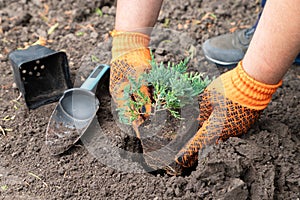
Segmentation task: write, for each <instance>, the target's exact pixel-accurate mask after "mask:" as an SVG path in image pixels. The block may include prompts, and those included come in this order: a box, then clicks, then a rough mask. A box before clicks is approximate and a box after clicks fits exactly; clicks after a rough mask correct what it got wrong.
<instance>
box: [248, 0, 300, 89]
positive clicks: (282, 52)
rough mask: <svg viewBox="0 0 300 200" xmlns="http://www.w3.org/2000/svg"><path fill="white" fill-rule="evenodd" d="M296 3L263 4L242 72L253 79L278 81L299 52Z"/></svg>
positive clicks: (294, 0) (299, 23) (275, 0)
mask: <svg viewBox="0 0 300 200" xmlns="http://www.w3.org/2000/svg"><path fill="white" fill-rule="evenodd" d="M299 5H300V0H290V1H281V0H272V2H267V3H266V7H265V9H264V12H263V13H262V17H261V19H260V22H259V24H258V26H257V29H256V31H255V33H254V36H253V38H252V41H251V43H250V46H249V49H248V51H247V53H246V55H245V57H244V59H243V66H244V69H245V71H246V72H247V73H248V74H249V75H250V76H251V77H253V78H254V79H256V80H258V81H261V82H263V83H267V84H276V83H278V82H279V80H281V79H282V77H283V75H284V74H285V73H286V71H287V69H288V68H289V67H290V66H291V64H292V63H293V60H294V59H295V57H296V56H297V55H298V53H299V52H300V32H299V30H300V15H299V13H300V7H299ZM270 16H271V17H270Z"/></svg>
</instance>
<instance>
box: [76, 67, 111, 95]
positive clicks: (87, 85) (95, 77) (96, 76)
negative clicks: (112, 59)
mask: <svg viewBox="0 0 300 200" xmlns="http://www.w3.org/2000/svg"><path fill="white" fill-rule="evenodd" d="M108 70H109V66H108V65H105V64H100V65H98V66H97V67H96V68H95V69H94V70H93V72H92V73H91V74H90V75H89V77H88V78H87V79H86V80H85V81H84V83H83V84H82V85H81V87H80V88H83V89H86V90H90V91H94V90H95V89H96V87H97V84H98V82H99V80H100V79H101V78H102V77H103V75H104V74H105V72H106V71H108Z"/></svg>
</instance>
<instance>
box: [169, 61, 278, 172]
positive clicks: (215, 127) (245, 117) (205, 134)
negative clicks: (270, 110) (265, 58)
mask: <svg viewBox="0 0 300 200" xmlns="http://www.w3.org/2000/svg"><path fill="white" fill-rule="evenodd" d="M281 83H282V81H280V82H279V83H278V84H276V85H267V84H264V83H260V82H258V81H256V80H254V79H253V78H251V77H249V76H248V75H247V73H246V72H245V71H244V69H243V67H242V62H240V63H239V64H238V66H237V67H236V68H235V69H233V70H231V71H228V72H226V73H224V74H222V75H221V76H220V77H218V78H217V79H215V80H214V81H213V82H212V83H211V84H210V85H209V86H208V87H207V88H206V90H205V91H204V92H203V93H202V94H201V95H200V97H199V100H200V103H199V106H200V114H199V117H198V121H199V127H200V129H199V130H198V131H197V133H196V134H195V135H194V136H193V137H192V138H191V139H190V140H189V142H188V143H187V144H185V145H184V147H183V148H182V149H181V150H180V151H179V153H178V154H177V155H176V158H175V161H174V162H173V163H171V164H170V165H169V166H167V167H166V171H167V173H169V174H171V175H180V174H181V173H182V171H184V169H185V168H189V167H192V166H194V165H195V164H196V162H197V161H198V154H201V153H204V152H205V151H209V149H210V147H212V145H214V144H216V143H218V142H219V141H224V140H226V139H228V138H229V137H232V136H240V135H242V134H245V133H247V131H248V129H249V128H250V127H251V125H252V124H253V123H254V122H255V121H256V120H257V119H258V118H259V116H260V113H261V112H262V110H263V109H265V108H266V107H267V105H268V103H269V102H270V101H271V98H272V94H273V93H275V91H276V89H277V88H278V87H279V86H280V85H281ZM199 151H200V152H199Z"/></svg>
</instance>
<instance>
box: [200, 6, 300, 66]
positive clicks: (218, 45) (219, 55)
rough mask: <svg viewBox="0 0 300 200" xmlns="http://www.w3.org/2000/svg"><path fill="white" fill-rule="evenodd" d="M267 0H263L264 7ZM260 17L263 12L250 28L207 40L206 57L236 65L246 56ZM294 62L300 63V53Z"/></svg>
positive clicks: (205, 43)
mask: <svg viewBox="0 0 300 200" xmlns="http://www.w3.org/2000/svg"><path fill="white" fill-rule="evenodd" d="M266 2H267V1H266V0H262V1H261V8H262V9H263V8H264V6H265V4H266ZM260 17H261V12H260V13H259V15H258V17H257V20H256V22H255V23H254V25H253V26H252V27H251V28H249V29H243V30H237V31H235V32H234V33H227V34H224V35H220V36H216V37H213V38H211V39H208V40H207V41H205V42H204V44H203V46H202V49H203V52H204V55H205V56H206V58H207V59H208V60H210V61H211V62H214V63H216V64H218V65H222V66H227V67H234V66H235V65H236V64H237V63H238V62H239V61H240V60H242V59H243V57H244V56H245V53H246V51H247V50H248V47H249V44H250V41H251V39H252V37H253V34H254V32H255V30H256V27H257V24H258V22H259V20H260ZM294 63H296V64H300V54H299V55H298V56H297V58H296V59H295V60H294Z"/></svg>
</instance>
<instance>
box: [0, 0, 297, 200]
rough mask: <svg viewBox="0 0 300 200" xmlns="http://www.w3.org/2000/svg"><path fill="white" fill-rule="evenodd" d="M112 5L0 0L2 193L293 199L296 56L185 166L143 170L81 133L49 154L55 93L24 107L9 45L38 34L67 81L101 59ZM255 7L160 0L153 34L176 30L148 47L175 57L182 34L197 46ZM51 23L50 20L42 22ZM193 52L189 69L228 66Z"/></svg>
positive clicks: (120, 141)
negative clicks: (180, 173) (251, 120)
mask: <svg viewBox="0 0 300 200" xmlns="http://www.w3.org/2000/svg"><path fill="white" fill-rule="evenodd" d="M96 8H99V9H100V10H101V12H99V11H98V12H96ZM115 10H116V9H115V3H114V2H113V1H108V0H99V1H79V0H70V1H66V0H62V1H58V0H52V1H44V0H20V1H8V0H2V1H0V36H1V37H0V44H1V45H0V72H1V73H0V74H1V75H0V76H1V79H0V85H1V88H0V102H1V107H0V126H1V130H0V155H1V161H0V198H1V199H299V198H300V195H299V194H300V191H299V185H300V172H299V168H300V155H299V146H300V145H299V144H300V141H299V139H300V135H299V130H300V123H299V122H300V120H299V118H300V104H299V99H300V98H299V97H300V87H299V85H300V68H299V66H292V68H291V69H290V71H289V72H288V74H287V75H286V76H285V78H284V83H283V85H282V87H281V88H279V89H278V91H277V93H276V94H275V95H274V97H273V100H272V102H271V103H270V105H269V106H268V108H267V109H266V110H265V111H264V113H263V115H262V117H261V119H260V121H259V122H258V123H257V124H256V125H255V126H254V127H253V128H252V129H251V130H250V131H249V133H248V134H247V135H245V136H243V137H241V138H231V139H229V140H228V141H226V142H224V143H222V144H219V145H217V146H215V147H214V148H213V149H212V151H211V152H210V153H209V154H208V155H207V156H206V157H205V158H202V159H201V160H200V161H199V164H198V166H197V168H196V169H195V171H193V172H191V174H190V175H188V176H184V177H170V176H168V175H165V174H161V173H144V172H143V167H142V166H141V165H139V164H138V163H136V162H134V163H131V164H130V165H127V164H128V163H126V162H124V159H123V158H122V156H123V157H124V155H116V154H114V156H116V158H118V156H119V157H120V160H119V161H118V162H120V163H122V162H124V164H123V163H122V165H121V166H122V167H123V168H121V169H118V168H116V167H114V166H115V165H114V164H112V163H110V164H107V163H106V162H103V160H101V159H99V158H98V157H97V156H95V154H93V153H91V152H92V151H91V150H90V149H88V148H87V147H86V145H84V142H79V143H78V144H76V145H75V146H74V148H72V149H70V150H69V151H68V152H66V153H65V154H62V155H60V156H50V155H49V152H48V151H47V149H46V147H45V131H46V127H47V124H48V121H49V118H50V115H51V113H52V111H53V109H54V107H55V103H53V104H49V105H45V106H42V107H40V108H38V109H35V110H28V108H27V107H26V105H25V102H24V99H23V98H18V97H19V91H18V90H17V89H16V86H15V84H14V80H13V73H12V70H11V64H10V63H9V60H8V58H7V56H8V53H9V52H11V51H12V50H15V49H17V48H20V47H24V46H26V45H28V44H32V43H33V42H35V41H36V40H37V39H38V38H39V37H40V36H41V37H45V38H46V39H47V47H49V48H51V49H54V50H64V51H65V52H66V53H67V55H68V59H69V66H70V71H71V75H72V81H73V82H74V83H75V84H74V85H75V86H78V85H80V84H81V83H82V82H83V80H84V78H85V77H86V76H87V75H88V73H89V72H90V70H91V69H92V68H93V67H94V66H95V65H96V64H97V63H108V62H109V59H110V53H109V49H110V44H109V41H110V38H109V34H108V33H109V31H111V30H112V29H113V27H114V16H115ZM258 12H259V3H258V2H256V1H245V0H240V1H234V0H225V1H220V0H213V1H208V0H202V1H197V0H188V1H183V0H180V1H171V0H166V1H165V2H164V5H163V8H162V11H161V13H160V16H159V19H158V23H157V27H156V30H159V31H156V34H157V35H158V36H159V35H160V34H162V36H161V37H164V36H166V35H168V34H169V32H168V31H167V30H173V31H175V34H173V35H172V34H171V35H168V36H169V37H172V36H174V37H173V38H172V40H171V44H172V42H173V43H176V45H175V46H172V45H171V46H169V47H168V48H169V49H170V48H171V49H172V50H173V53H170V54H169V55H168V54H166V53H165V52H164V51H165V50H164V48H165V47H166V46H164V45H163V44H161V42H159V40H158V42H157V41H155V42H154V43H153V46H154V48H155V49H156V52H155V53H156V54H157V57H158V58H159V59H162V60H169V59H171V60H172V59H175V60H176V59H177V60H178V59H179V58H178V57H180V56H181V53H182V52H184V49H185V48H186V46H185V45H186V43H188V44H191V43H193V47H195V49H200V48H201V44H202V43H203V42H204V41H205V40H206V39H208V38H210V37H213V36H216V35H220V34H223V33H227V32H229V31H234V30H236V29H239V28H247V27H249V25H250V24H252V23H254V21H255V20H256V15H257V13H258ZM56 26H57V27H56ZM51 27H52V28H53V27H56V28H55V29H54V30H53V31H51V30H50V32H49V29H50V28H51ZM178 33H182V34H178ZM183 33H185V34H187V35H188V37H187V38H188V39H190V40H191V41H192V42H189V40H188V39H187V38H184V36H183V35H184V34H183ZM154 40H155V39H154ZM164 40H165V41H166V40H168V37H166V38H164ZM182 41H183V42H182ZM177 44H178V45H177ZM166 48H167V47H166ZM177 50H178V51H177ZM174 52H175V54H174ZM176 52H179V53H178V55H176ZM172 56H173V57H172ZM197 58H199V60H200V61H201V62H200V61H199V60H198V61H199V62H200V63H201V64H202V65H201V66H195V65H194V66H193V67H194V68H193V69H195V70H199V71H205V72H209V73H212V74H213V73H222V72H223V71H226V70H224V69H217V68H215V67H214V66H213V65H211V64H208V63H206V62H205V61H204V59H203V56H201V54H200V53H199V55H198V57H197ZM203 65H204V66H203ZM200 67H203V68H200ZM98 95H100V96H101V97H103V99H101V102H102V104H101V108H100V111H99V115H101V116H100V117H99V119H102V121H101V128H102V129H103V130H104V132H105V133H107V134H109V135H110V136H111V138H112V143H113V144H114V145H115V146H118V147H123V148H124V144H125V146H126V145H127V146H126V148H129V146H130V145H133V143H130V142H128V140H127V136H125V135H124V134H122V133H121V132H120V131H119V129H118V128H117V127H116V125H115V124H114V121H113V118H112V114H111V113H110V102H109V98H107V94H99V93H98ZM105 95H106V97H105ZM126 148H125V149H126ZM107 155H110V154H107ZM120 163H119V165H118V166H120ZM117 164H118V163H117Z"/></svg>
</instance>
